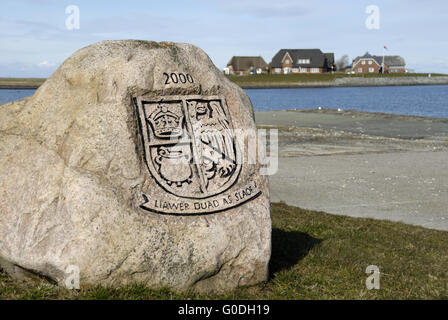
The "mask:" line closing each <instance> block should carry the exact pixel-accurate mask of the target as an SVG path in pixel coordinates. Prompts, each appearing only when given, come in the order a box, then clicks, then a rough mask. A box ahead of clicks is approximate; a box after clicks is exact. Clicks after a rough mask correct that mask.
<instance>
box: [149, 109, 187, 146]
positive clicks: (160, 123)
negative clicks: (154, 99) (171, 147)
mask: <svg viewBox="0 0 448 320" xmlns="http://www.w3.org/2000/svg"><path fill="white" fill-rule="evenodd" d="M148 120H149V121H150V122H151V125H152V127H153V129H154V135H155V136H156V137H160V138H167V137H178V136H180V135H182V121H183V116H182V115H177V114H175V113H174V112H171V111H170V110H169V109H168V107H167V106H166V105H162V104H159V105H158V106H157V109H156V110H155V111H154V112H153V113H152V114H151V115H150V116H149V119H148Z"/></svg>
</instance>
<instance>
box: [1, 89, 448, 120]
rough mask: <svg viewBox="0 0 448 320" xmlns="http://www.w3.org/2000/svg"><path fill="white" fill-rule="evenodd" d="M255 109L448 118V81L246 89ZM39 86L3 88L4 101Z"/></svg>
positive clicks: (21, 95) (25, 93)
mask: <svg viewBox="0 0 448 320" xmlns="http://www.w3.org/2000/svg"><path fill="white" fill-rule="evenodd" d="M245 91H246V93H247V95H248V96H249V98H250V100H251V101H252V104H253V106H254V109H255V110H260V111H262V110H290V109H297V110H300V109H316V108H326V109H327V108H329V109H342V110H357V111H369V112H384V113H393V114H403V115H414V116H426V117H437V118H448V85H427V86H391V87H332V88H285V89H246V90H245ZM34 92H35V90H5V89H0V104H3V103H7V102H10V101H14V100H17V99H21V98H25V97H28V96H31V95H32V94H33V93H34Z"/></svg>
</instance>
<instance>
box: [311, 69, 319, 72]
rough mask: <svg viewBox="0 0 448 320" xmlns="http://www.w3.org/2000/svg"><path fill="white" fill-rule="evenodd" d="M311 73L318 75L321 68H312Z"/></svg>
mask: <svg viewBox="0 0 448 320" xmlns="http://www.w3.org/2000/svg"><path fill="white" fill-rule="evenodd" d="M311 72H312V73H318V72H319V68H311Z"/></svg>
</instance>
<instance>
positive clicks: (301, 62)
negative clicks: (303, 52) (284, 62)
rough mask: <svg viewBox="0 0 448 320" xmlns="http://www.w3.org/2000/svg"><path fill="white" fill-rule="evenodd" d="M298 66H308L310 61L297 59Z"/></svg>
mask: <svg viewBox="0 0 448 320" xmlns="http://www.w3.org/2000/svg"><path fill="white" fill-rule="evenodd" d="M297 63H298V64H310V59H299V60H298V61H297Z"/></svg>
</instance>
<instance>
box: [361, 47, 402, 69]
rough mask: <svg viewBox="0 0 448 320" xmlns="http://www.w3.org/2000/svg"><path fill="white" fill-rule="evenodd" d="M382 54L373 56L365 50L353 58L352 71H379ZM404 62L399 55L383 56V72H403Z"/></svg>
mask: <svg viewBox="0 0 448 320" xmlns="http://www.w3.org/2000/svg"><path fill="white" fill-rule="evenodd" d="M382 64H383V56H374V55H371V54H370V53H368V52H366V53H365V54H364V55H363V56H361V57H356V58H355V59H354V60H353V67H352V70H353V72H354V73H381V72H382V68H381V66H382ZM404 72H406V62H405V61H404V59H403V58H402V57H400V56H384V73H404Z"/></svg>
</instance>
